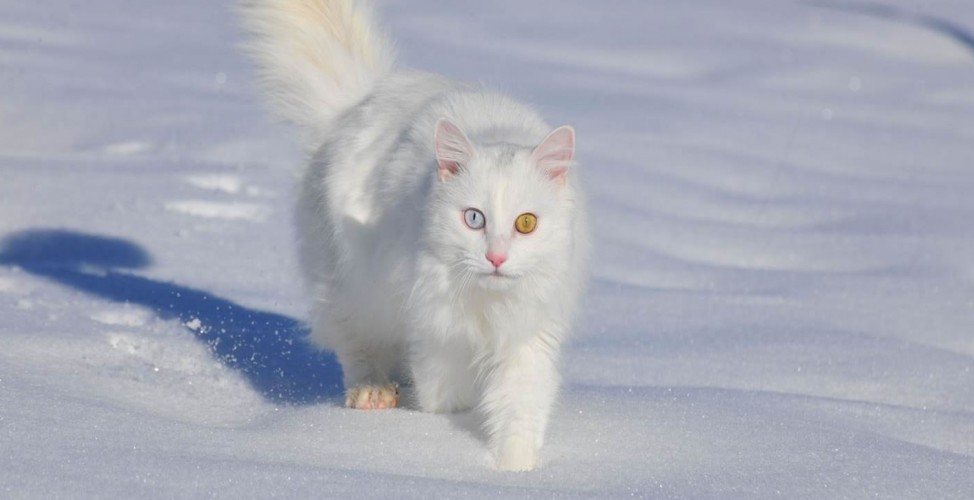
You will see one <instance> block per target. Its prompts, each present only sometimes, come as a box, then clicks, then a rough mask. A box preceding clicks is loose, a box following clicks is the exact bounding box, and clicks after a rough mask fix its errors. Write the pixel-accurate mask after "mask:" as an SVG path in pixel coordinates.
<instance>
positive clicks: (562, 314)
mask: <svg viewBox="0 0 974 500" xmlns="http://www.w3.org/2000/svg"><path fill="white" fill-rule="evenodd" d="M241 11H242V14H243V18H244V20H245V23H246V26H247V28H248V29H249V30H250V32H251V33H252V35H253V39H252V41H251V43H250V44H249V46H248V49H249V52H250V53H251V55H252V56H254V58H255V59H256V61H257V63H258V65H259V69H260V76H261V83H262V85H263V87H264V89H265V90H266V91H267V93H268V94H269V96H270V100H271V102H272V104H273V105H274V108H275V110H276V111H277V112H278V113H279V114H280V115H282V116H283V117H284V118H286V119H288V120H290V121H292V122H294V123H296V124H298V125H299V127H300V128H301V130H302V132H303V134H304V139H305V142H306V144H307V145H308V147H309V151H311V152H312V157H311V162H310V166H309V168H308V169H307V172H306V174H305V176H304V179H303V182H302V185H301V196H300V200H299V201H298V206H297V224H298V231H299V234H300V237H301V243H300V249H301V262H302V265H303V270H304V273H305V274H306V275H307V278H308V283H309V288H310V290H311V293H312V294H313V299H314V311H313V319H312V338H313V340H314V341H315V342H317V343H318V344H320V345H321V346H323V347H326V348H329V349H332V350H334V352H335V353H336V355H337V356H338V359H339V361H340V362H341V364H342V369H343V371H344V378H345V387H346V390H347V399H346V405H347V406H349V407H352V408H361V409H372V408H391V407H394V406H396V405H397V404H398V400H399V389H398V385H396V384H395V382H396V381H398V380H407V381H409V382H411V384H412V385H413V387H414V389H415V398H416V404H417V405H418V406H419V408H421V409H422V410H424V411H431V412H454V411H463V410H467V409H471V408H475V409H477V410H478V411H479V412H480V413H481V414H482V415H483V419H484V429H485V432H486V435H487V437H488V444H489V447H490V449H491V452H492V453H493V456H494V459H495V460H496V466H497V467H498V468H499V469H502V470H530V469H533V468H535V467H537V465H538V462H539V450H540V448H541V444H542V440H543V438H544V434H545V427H546V426H547V423H548V416H549V414H550V412H551V407H552V404H553V401H554V399H555V395H556V392H557V388H558V372H557V364H558V356H559V348H560V345H561V343H562V341H563V340H564V338H565V337H566V335H568V333H569V331H570V330H571V326H572V322H573V319H574V317H575V316H576V315H577V307H578V305H577V304H578V301H579V298H580V295H581V294H582V290H583V287H584V281H585V279H584V276H585V273H584V268H585V261H586V257H587V253H588V251H587V249H588V238H587V231H586V221H585V217H584V207H583V204H582V198H581V193H580V192H579V188H578V187H577V185H576V175H575V173H574V166H573V162H572V157H573V155H574V148H575V132H574V130H573V129H572V128H571V127H568V126H563V127H559V128H556V129H554V130H551V128H550V127H548V126H547V125H546V124H545V122H544V121H543V120H542V119H541V117H540V116H539V115H538V114H537V113H536V112H535V111H533V110H532V109H530V108H528V107H526V106H524V105H523V104H520V103H518V102H515V101H514V100H512V99H510V98H508V97H505V96H503V95H500V94H497V93H494V92H491V91H488V90H484V89H482V88H479V87H476V86H470V85H465V84H461V83H458V82H454V81H451V80H448V79H445V78H442V77H439V76H434V75H429V74H424V73H418V72H411V71H404V70H399V69H394V68H393V50H392V47H391V45H390V44H389V43H388V42H387V41H386V39H385V38H384V37H383V36H381V35H380V33H378V31H377V28H376V27H375V26H374V24H373V22H372V19H371V8H370V6H369V4H368V3H366V2H360V1H353V0H251V1H245V2H244V3H243V5H242V8H241Z"/></svg>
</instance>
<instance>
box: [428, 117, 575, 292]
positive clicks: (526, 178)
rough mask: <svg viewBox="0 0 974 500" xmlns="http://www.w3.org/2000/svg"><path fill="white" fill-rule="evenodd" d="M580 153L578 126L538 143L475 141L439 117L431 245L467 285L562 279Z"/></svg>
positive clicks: (496, 285)
mask: <svg viewBox="0 0 974 500" xmlns="http://www.w3.org/2000/svg"><path fill="white" fill-rule="evenodd" d="M574 152H575V131H574V129H572V128H571V127H570V126H562V127H559V128H556V129H555V130H553V131H552V132H551V133H550V134H548V136H547V137H545V138H544V139H543V140H541V141H540V143H538V144H537V145H536V146H534V147H533V148H532V147H524V146H518V145H514V144H510V143H506V142H498V143H490V142H486V141H485V142H484V143H476V144H475V143H473V142H471V141H470V140H469V139H468V138H467V136H466V135H465V134H464V133H463V131H462V130H461V129H460V128H459V127H458V126H457V125H455V124H454V123H452V122H450V121H449V120H446V119H441V120H439V121H438V122H437V124H436V129H435V134H434V153H435V156H436V168H437V177H438V182H437V183H436V186H435V187H434V190H433V203H432V204H431V206H430V210H431V212H430V214H429V215H430V218H431V221H430V224H431V225H430V227H429V229H430V231H429V232H428V233H427V234H428V244H429V246H430V250H432V251H433V252H434V254H435V255H436V256H437V258H439V259H440V260H441V261H443V262H444V263H445V264H447V265H448V266H449V268H450V272H451V275H452V276H453V277H454V278H455V279H456V280H459V283H460V284H461V285H462V286H464V287H467V286H470V287H477V288H480V289H486V290H506V289H509V288H511V287H514V286H520V285H528V286H530V285H532V284H540V282H542V281H543V282H550V280H551V279H552V278H557V276H556V275H557V273H559V272H561V271H562V270H563V269H564V265H565V264H566V263H567V262H568V261H569V260H570V258H571V252H572V248H571V245H572V242H573V235H572V230H573V221H574V210H575V205H574V193H573V192H572V189H573V188H572V183H571V182H569V180H570V179H569V176H570V175H572V173H571V167H572V158H573V156H574ZM539 280H540V281H539Z"/></svg>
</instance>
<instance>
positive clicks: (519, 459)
mask: <svg viewBox="0 0 974 500" xmlns="http://www.w3.org/2000/svg"><path fill="white" fill-rule="evenodd" d="M494 454H495V457H496V460H497V462H496V465H497V470H502V471H511V472H524V471H530V470H534V469H536V468H537V467H538V461H539V453H538V447H537V446H535V445H534V443H533V442H532V441H531V440H528V439H523V438H508V439H507V440H505V441H504V442H503V443H501V445H500V446H499V447H498V448H497V450H496V451H495V453H494Z"/></svg>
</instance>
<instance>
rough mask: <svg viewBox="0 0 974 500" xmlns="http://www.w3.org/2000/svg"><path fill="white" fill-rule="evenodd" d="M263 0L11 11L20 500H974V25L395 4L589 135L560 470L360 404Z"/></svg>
mask: <svg viewBox="0 0 974 500" xmlns="http://www.w3.org/2000/svg"><path fill="white" fill-rule="evenodd" d="M229 7H230V5H229V3H228V2H227V1H221V2H218V1H206V2H201V1H198V0H169V1H164V2H150V1H133V0H84V1H81V0H47V1H44V2H29V1H19V2H4V4H3V6H2V7H0V89H2V90H0V497H5V498H25V497H27V498H50V497H118V498H131V497H204V496H216V497H311V496H325V497H344V496H354V497H372V496H375V497H414V498H415V497H422V498H427V497H459V496H464V497H488V496H500V495H503V496H546V497H547V496H557V497H591V496H597V497H607V496H629V495H634V496H640V497H681V498H686V497H748V498H751V497H754V498H760V497H771V496H783V497H786V498H795V497H818V498H821V497H850V498H863V497H869V496H878V497H903V498H952V497H953V498H965V497H966V498H971V497H972V496H974V368H972V367H974V222H972V221H974V165H972V163H971V162H972V160H971V158H972V157H974V155H972V152H974V3H972V2H970V1H968V0H937V1H933V0H931V1H927V2H916V1H910V0H876V2H875V3H865V2H862V3H860V2H829V1H804V2H793V1H778V2H768V1H759V0H735V1H734V2H726V1H723V0H697V1H694V2H676V1H649V0H613V1H608V2H593V1H586V0H557V1H555V0H544V1H542V0H539V1H533V2H523V1H519V0H498V1H491V2H450V1H446V0H436V1H432V0H431V1H419V0H396V1H385V2H382V3H381V11H382V13H383V17H384V18H385V20H386V23H387V25H388V26H389V30H390V32H391V33H392V34H393V36H394V37H395V38H396V39H397V40H398V41H399V44H400V49H401V50H400V51H401V54H402V58H403V61H404V63H405V64H407V65H410V66H414V67H418V68H423V69H427V70H432V71H438V72H441V73H444V74H447V75H451V76H454V77H457V78H461V79H465V80H472V81H481V82H484V83H486V84H488V85H491V86H494V87H497V88H500V89H502V90H504V91H507V92H509V93H511V94H513V95H514V96H516V97H518V98H521V99H523V100H525V101H528V102H532V103H535V104H536V105H537V106H538V107H539V108H540V109H541V110H542V111H543V112H544V113H545V114H546V116H548V117H549V118H550V120H551V122H552V123H555V124H557V123H573V124H574V125H575V126H576V127H577V129H578V134H579V157H580V159H581V161H582V163H583V168H584V173H583V175H584V178H585V182H586V184H587V186H588V188H589V192H590V195H591V199H592V210H593V217H592V219H593V222H594V226H595V234H596V253H595V261H594V266H593V277H592V282H591V287H590V293H589V294H588V299H587V304H586V310H585V313H584V321H583V323H582V324H581V325H580V328H579V332H578V335H577V336H576V338H575V339H574V341H573V342H572V343H571V345H570V346H568V348H567V351H566V353H565V360H564V375H565V389H564V391H563V394H562V397H561V399H560V405H559V407H558V409H557V411H556V412H555V414H554V417H553V421H552V425H551V430H550V433H549V436H548V443H547V445H546V447H545V449H544V452H543V460H544V464H543V468H542V469H541V470H539V471H537V472H535V473H527V474H505V473H498V472H495V471H492V470H490V469H489V468H487V467H486V465H487V455H486V452H485V449H484V442H483V438H482V436H481V435H480V434H479V432H478V431H477V421H476V417H474V416H470V415H458V416H443V415H429V414H423V413H418V412H415V411H411V410H394V411H387V412H355V411H348V410H345V409H343V408H341V407H340V398H339V396H338V395H339V388H338V386H337V384H338V380H339V374H340V371H339V368H338V367H337V366H336V364H335V361H334V358H333V357H332V356H331V355H329V354H328V353H317V352H314V351H312V350H310V349H308V348H307V346H305V345H304V344H303V343H302V342H301V336H302V334H303V330H302V327H301V323H300V321H301V318H303V317H304V314H305V311H306V308H307V301H306V299H305V297H303V296H302V294H301V286H300V279H299V276H298V275H297V273H296V270H295V267H296V266H295V264H294V261H295V258H294V253H295V252H294V244H293V234H292V229H291V227H290V223H289V221H290V215H289V213H290V205H291V202H292V199H293V195H292V193H293V183H294V177H295V172H296V170H297V168H298V167H299V166H300V164H301V158H300V154H299V149H298V146H297V144H296V141H295V139H294V138H293V136H292V132H293V131H292V130H289V129H287V128H286V127H283V126H278V125H275V124H272V123H271V122H270V121H269V120H268V119H267V118H266V116H265V113H264V111H263V110H262V109H261V106H260V105H259V100H258V97H257V94H256V92H255V90H254V88H253V86H252V84H251V74H250V68H249V66H248V64H247V62H246V61H245V60H244V59H243V57H241V55H240V54H239V52H238V51H237V50H236V44H237V43H238V42H239V41H240V38H241V34H240V32H239V31H238V30H237V28H236V27H235V24H234V21H233V18H232V16H231V15H230V13H229Z"/></svg>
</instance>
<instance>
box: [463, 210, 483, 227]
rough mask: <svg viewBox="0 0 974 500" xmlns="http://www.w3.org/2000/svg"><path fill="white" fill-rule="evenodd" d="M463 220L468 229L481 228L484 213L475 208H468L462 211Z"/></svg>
mask: <svg viewBox="0 0 974 500" xmlns="http://www.w3.org/2000/svg"><path fill="white" fill-rule="evenodd" d="M463 222H466V223H467V227H469V228H470V229H481V228H483V227H484V222H486V219H484V214H483V213H482V212H481V211H480V210H477V209H476V208H468V209H466V210H464V211H463Z"/></svg>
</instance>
